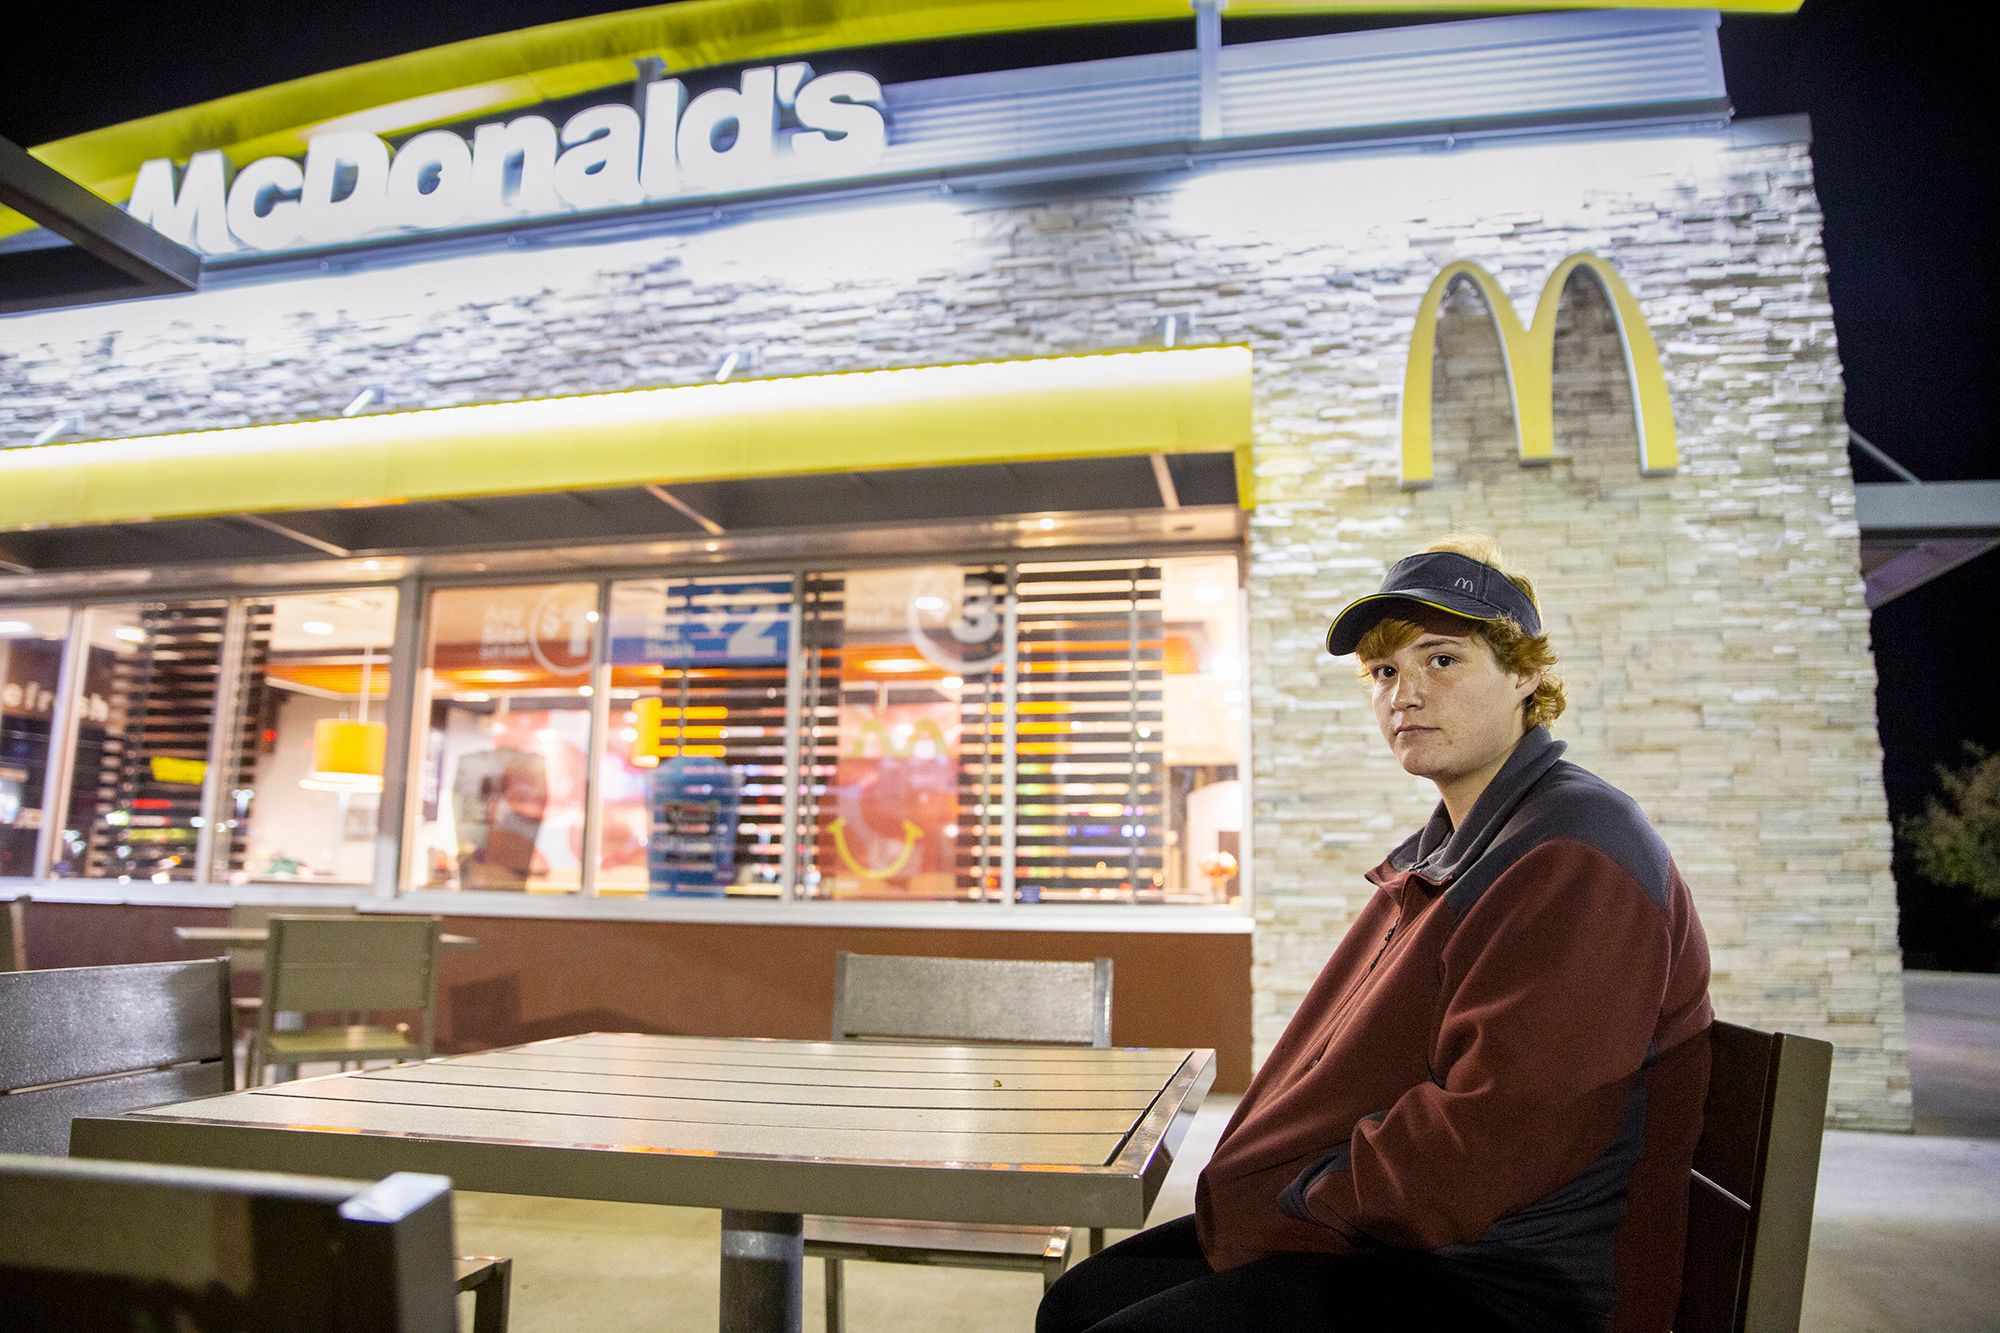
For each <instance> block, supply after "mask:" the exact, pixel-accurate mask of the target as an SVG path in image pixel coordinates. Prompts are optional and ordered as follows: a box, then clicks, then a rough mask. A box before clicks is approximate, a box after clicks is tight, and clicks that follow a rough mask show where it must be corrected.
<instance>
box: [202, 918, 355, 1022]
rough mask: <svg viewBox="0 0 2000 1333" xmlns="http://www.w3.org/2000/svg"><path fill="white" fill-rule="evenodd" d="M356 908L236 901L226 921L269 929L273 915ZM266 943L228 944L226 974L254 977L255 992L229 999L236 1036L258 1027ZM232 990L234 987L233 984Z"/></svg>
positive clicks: (235, 978) (235, 977)
mask: <svg viewBox="0 0 2000 1333" xmlns="http://www.w3.org/2000/svg"><path fill="white" fill-rule="evenodd" d="M354 915H356V913H355V909H354V908H353V907H351V906H348V905H345V904H334V905H332V906H327V907H320V906H317V905H315V906H311V907H307V906H301V905H298V904H291V905H287V904H284V903H236V904H234V905H232V906H231V907H230V909H229V924H230V925H232V926H242V927H246V928H249V929H259V930H269V929H270V926H271V918H272V917H274V916H343V917H346V916H354ZM265 953H266V949H265V946H263V945H258V944H232V945H230V946H229V976H230V979H231V980H232V981H234V982H238V983H241V982H244V981H245V979H246V978H254V979H255V986H256V990H257V993H256V994H255V995H232V996H231V998H230V1001H229V1007H230V1010H231V1012H233V1013H234V1014H235V1015H236V1035H237V1036H239V1037H242V1036H246V1035H250V1034H253V1033H254V1032H255V1031H256V1029H257V1012H258V1010H260V1009H262V1008H263V1007H264V993H263V987H264V956H265ZM232 989H233V987H232Z"/></svg>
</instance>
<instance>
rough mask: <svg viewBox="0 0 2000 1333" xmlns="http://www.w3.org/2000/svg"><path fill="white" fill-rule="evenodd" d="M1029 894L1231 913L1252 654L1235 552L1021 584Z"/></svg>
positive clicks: (1021, 820) (1050, 568)
mask: <svg viewBox="0 0 2000 1333" xmlns="http://www.w3.org/2000/svg"><path fill="white" fill-rule="evenodd" d="M1015 596H1016V605H1017V611H1016V617H1017V628H1016V639H1017V649H1016V671H1017V673H1018V678H1019V685H1018V697H1017V704H1016V712H1017V716H1018V718H1019V722H1018V727H1017V741H1016V746H1017V752H1018V760H1017V771H1016V807H1015V818H1014V826H1015V838H1016V872H1015V885H1016V893H1017V895H1018V896H1019V897H1020V899H1021V900H1022V901H1024V902H1072V903H1075V902H1107V901H1109V902H1178V903H1215V902H1228V901H1231V900H1233V899H1235V898H1236V897H1237V896H1238V884H1239V873H1240V867H1239V858H1240V856H1241V853H1242V848H1241V836H1242V814H1243V791H1242V785H1241V781H1240V763H1241V754H1242V739H1241V738H1242V735H1243V696H1242V683H1241V677H1242V657H1241V643H1240V636H1241V631H1240V621H1239V615H1238V611H1237V590H1236V562H1235V560H1234V558H1233V557H1229V556H1190V557H1181V558H1173V559H1157V560H1153V559H1120V560H1069V561H1050V562H1038V563H1026V564H1022V565H1021V566H1020V567H1019V568H1018V570H1017V573H1016V583H1015Z"/></svg>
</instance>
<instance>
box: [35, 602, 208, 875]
mask: <svg viewBox="0 0 2000 1333" xmlns="http://www.w3.org/2000/svg"><path fill="white" fill-rule="evenodd" d="M228 610H229V608H228V604H227V603H226V602H222V601H190V602H142V603H130V604H125V605H116V606H94V607H91V608H89V609H88V610H86V611H85V612H84V613H83V616H84V630H83V641H84V648H83V654H84V660H83V663H82V668H81V670H82V681H81V693H80V695H79V698H78V701H77V707H76V711H75V720H76V721H75V728H74V730H73V731H72V732H71V744H72V746H73V750H72V763H73V767H72V769H71V775H70V784H69V792H68V800H67V803H66V806H65V810H64V818H63V826H62V829H61V837H60V839H59V844H58V846H57V847H56V851H55V858H54V865H53V866H52V870H53V872H54V873H55V874H56V875H59V876H74V877H79V878H93V879H96V878H109V879H120V880H147V881H151V882H153V883H157V884H179V883H190V882H193V881H194V880H196V879H198V878H199V873H198V872H199V865H198V861H199V857H198V848H199V845H200V842H201V838H202V824H203V817H202V797H203V791H204V789H205V786H206V783H207V780H208V762H209V751H210V743H211V739H212V737H211V732H212V729H213V726H214V721H215V718H216V715H217V706H218V704H219V703H220V702H221V699H220V697H219V685H220V678H221V667H222V646H223V630H224V624H225V621H226V618H227V615H228Z"/></svg>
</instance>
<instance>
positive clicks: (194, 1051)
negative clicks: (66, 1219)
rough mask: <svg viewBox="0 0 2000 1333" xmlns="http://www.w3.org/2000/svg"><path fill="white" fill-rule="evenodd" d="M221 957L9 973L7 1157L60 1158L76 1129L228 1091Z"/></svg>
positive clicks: (5, 981) (0, 1049) (1, 983)
mask: <svg viewBox="0 0 2000 1333" xmlns="http://www.w3.org/2000/svg"><path fill="white" fill-rule="evenodd" d="M234 1067H235V1062H234V1060H232V1059H231V1053H230V1049H229V972H228V968H227V966H226V965H225V964H224V963H223V961H222V960H221V959H220V958H202V959H196V960H194V961H192V962H182V963H130V964H123V965H118V966H112V967H52V968H43V969H42V970H40V971H35V972H5V973H0V1152H9V1153H34V1154H40V1155H45V1156H55V1157H60V1156H62V1155H64V1154H66V1153H67V1152H68V1151H69V1123H70V1121H71V1120H73V1119H75V1118H76V1117H77V1116H80V1115H116V1114H118V1113H119V1112H120V1111H130V1110H136V1109H137V1108H139V1107H142V1106H158V1105H159V1104H161V1103H162V1102H177V1101H186V1100H188V1099H190V1098H194V1097H206V1096H209V1095H211V1094H213V1093H218V1092H228V1091H229V1089H230V1086H231V1083H232V1081H233V1073H234Z"/></svg>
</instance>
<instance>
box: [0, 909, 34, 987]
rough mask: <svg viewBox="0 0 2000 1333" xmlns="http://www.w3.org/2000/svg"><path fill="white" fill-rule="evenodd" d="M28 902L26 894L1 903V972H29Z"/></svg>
mask: <svg viewBox="0 0 2000 1333" xmlns="http://www.w3.org/2000/svg"><path fill="white" fill-rule="evenodd" d="M27 902H28V899H27V896H26V895H25V894H24V895H22V896H21V897H18V898H9V899H8V900H7V901H6V902H5V903H0V972H25V971H27V970H28V930H27V916H26V914H25V913H24V911H23V910H22V909H23V908H24V907H25V906H26V905H27Z"/></svg>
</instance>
